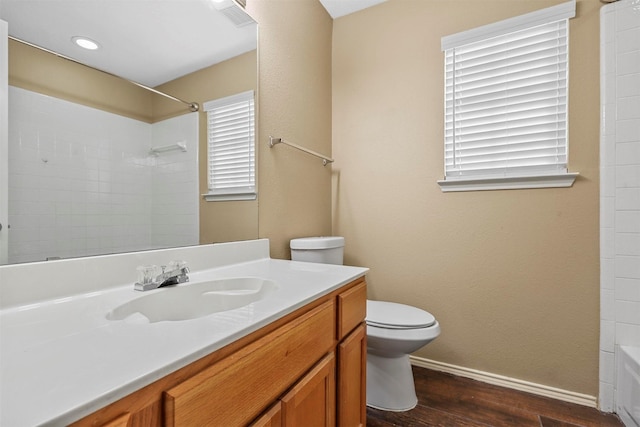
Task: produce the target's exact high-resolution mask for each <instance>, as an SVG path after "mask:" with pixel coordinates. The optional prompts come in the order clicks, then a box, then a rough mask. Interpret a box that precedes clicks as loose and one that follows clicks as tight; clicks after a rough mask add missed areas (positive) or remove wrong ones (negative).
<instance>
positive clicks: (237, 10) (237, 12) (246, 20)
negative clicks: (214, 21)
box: [213, 0, 255, 27]
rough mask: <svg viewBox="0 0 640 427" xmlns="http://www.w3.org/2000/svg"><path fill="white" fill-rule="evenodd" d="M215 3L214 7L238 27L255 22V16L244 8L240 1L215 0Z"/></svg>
mask: <svg viewBox="0 0 640 427" xmlns="http://www.w3.org/2000/svg"><path fill="white" fill-rule="evenodd" d="M213 4H214V7H215V8H216V9H218V10H219V11H220V12H222V14H223V15H224V16H226V17H227V18H228V19H229V20H230V21H231V22H233V25H235V26H236V27H244V26H245V25H249V24H255V21H254V20H253V18H251V17H250V16H249V15H248V14H247V13H246V12H245V11H244V9H242V7H241V6H240V4H239V3H236V2H235V1H233V0H223V1H221V2H214V3H213Z"/></svg>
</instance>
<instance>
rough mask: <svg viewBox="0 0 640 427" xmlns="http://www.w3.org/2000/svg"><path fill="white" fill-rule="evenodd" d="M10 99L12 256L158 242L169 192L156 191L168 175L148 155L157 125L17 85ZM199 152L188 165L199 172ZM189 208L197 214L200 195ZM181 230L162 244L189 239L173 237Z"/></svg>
mask: <svg viewBox="0 0 640 427" xmlns="http://www.w3.org/2000/svg"><path fill="white" fill-rule="evenodd" d="M9 104H10V108H9V111H10V112H9V162H10V171H9V224H10V225H11V229H10V235H9V262H10V263H15V262H27V261H38V260H45V259H47V258H48V257H61V258H68V257H75V256H83V255H96V254H103V253H113V252H125V251H134V250H141V249H148V248H152V247H154V241H153V238H152V233H153V223H154V216H153V215H154V213H155V212H156V211H154V209H153V208H154V206H153V203H154V200H155V203H158V200H159V199H162V198H163V197H164V196H165V195H164V194H163V193H162V192H161V193H159V194H158V197H155V196H154V193H153V190H154V188H157V186H154V179H156V176H158V175H167V173H166V172H165V173H164V174H163V173H159V172H158V171H157V170H158V167H157V166H156V165H157V164H159V163H162V160H160V159H159V158H155V157H153V156H150V155H149V148H150V147H151V146H152V144H154V142H153V136H154V130H153V126H152V125H150V124H148V123H144V122H139V121H136V120H132V119H129V118H125V117H121V116H118V115H115V114H110V113H106V112H104V111H101V110H97V109H93V108H89V107H85V106H82V105H78V104H74V103H71V102H67V101H63V100H60V99H56V98H53V97H49V96H44V95H41V94H38V93H35V92H31V91H27V90H24V89H20V88H16V87H10V88H9ZM172 120H173V121H174V122H176V121H177V120H179V118H176V119H172ZM183 120H184V119H183ZM191 120H192V121H193V118H191ZM195 120H197V119H195ZM168 122H169V121H168ZM162 126H164V127H165V128H169V127H170V123H168V124H162ZM177 127H178V129H180V130H184V125H182V128H181V127H180V125H178V126H177ZM195 129H197V126H195ZM195 129H194V130H193V131H192V132H196V131H195ZM156 135H157V132H156ZM188 137H189V138H193V135H190V136H188ZM196 137H197V135H196ZM183 139H184V138H183ZM195 141H197V138H196V139H191V141H190V145H191V146H192V147H197V143H196V142H195ZM192 151H193V153H191V156H188V158H189V161H190V162H191V163H190V164H191V167H187V166H185V165H182V169H189V170H192V171H197V160H194V159H196V158H197V157H195V156H197V154H196V150H195V149H194V150H192ZM183 154H186V153H183ZM183 158H185V159H186V158H187V157H183ZM164 179H165V180H167V179H169V178H167V177H165V178H164ZM180 182H181V184H182V185H183V192H184V193H189V194H193V193H194V191H197V177H196V178H191V179H190V180H185V179H180ZM184 208H185V209H184V212H188V213H189V214H191V215H193V214H194V213H195V214H197V199H191V200H190V203H189V204H185V205H184ZM159 214H160V213H159ZM183 222H184V221H183V220H182V219H181V218H176V223H177V224H182V223H183ZM195 224H196V226H197V221H196V222H195ZM165 228H166V229H171V230H176V229H175V228H174V227H171V226H169V225H167V226H166V227H165ZM180 231H182V230H180ZM190 231H191V232H190V233H189V234H188V239H190V242H189V244H196V243H197V241H198V237H197V231H196V233H195V235H194V233H193V231H192V230H190ZM176 236H177V233H174V234H173V235H172V236H169V237H168V238H166V239H165V241H164V242H163V243H164V244H163V246H165V247H166V246H175V245H177V244H178V243H179V244H185V241H186V240H187V239H185V238H184V235H183V234H182V233H181V234H180V235H179V238H177V240H178V242H175V244H173V243H174V241H175V240H176ZM170 237H173V238H174V241H171V239H170Z"/></svg>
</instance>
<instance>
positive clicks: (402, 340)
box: [366, 300, 440, 411]
mask: <svg viewBox="0 0 640 427" xmlns="http://www.w3.org/2000/svg"><path fill="white" fill-rule="evenodd" d="M366 324H367V405H368V406H371V407H372V408H376V409H382V410H384V411H408V410H410V409H413V408H415V406H416V405H417V404H418V398H417V396H416V391H415V384H414V382H413V371H412V370H411V362H410V361H409V354H410V353H413V352H414V351H416V350H419V349H420V348H422V347H424V346H425V345H427V344H429V343H430V342H431V341H433V340H434V339H436V338H437V337H438V335H440V324H439V323H438V321H437V320H436V319H435V318H434V317H433V316H432V315H431V314H430V313H429V312H426V311H424V310H420V309H419V308H416V307H412V306H409V305H404V304H397V303H393V302H386V301H371V300H368V301H367V317H366Z"/></svg>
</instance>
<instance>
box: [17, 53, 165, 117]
mask: <svg viewBox="0 0 640 427" xmlns="http://www.w3.org/2000/svg"><path fill="white" fill-rule="evenodd" d="M9 84H10V85H12V86H16V87H20V88H23V89H28V90H31V91H34V92H39V93H43V94H45V95H51V96H55V97H58V98H61V99H66V100H68V101H71V102H76V103H78V104H82V105H86V106H89V107H92V108H99V109H102V110H105V111H108V112H111V113H115V114H120V115H122V116H126V117H130V118H133V119H136V120H141V121H145V122H148V123H150V122H151V121H152V103H153V97H154V95H153V94H151V92H148V91H146V90H144V89H142V88H139V87H136V86H134V85H132V84H131V83H128V82H126V81H124V80H122V79H119V78H117V77H113V76H110V75H108V74H104V73H100V72H97V71H93V70H91V69H90V68H87V67H85V66H83V65H79V64H76V63H73V62H71V61H68V60H66V59H62V58H58V57H57V56H55V55H53V54H50V53H46V52H43V51H40V50H38V49H36V48H33V47H29V46H26V45H24V44H22V43H19V42H16V41H13V40H9Z"/></svg>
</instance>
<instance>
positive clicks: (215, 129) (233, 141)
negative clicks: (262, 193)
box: [204, 91, 256, 201]
mask: <svg viewBox="0 0 640 427" xmlns="http://www.w3.org/2000/svg"><path fill="white" fill-rule="evenodd" d="M204 109H205V111H206V112H207V134H208V176H209V193H208V194H205V199H206V200H210V201H212V200H252V199H255V198H256V162H255V107H254V93H253V91H248V92H243V93H240V94H237V95H232V96H229V97H226V98H221V99H217V100H214V101H209V102H206V103H205V104H204Z"/></svg>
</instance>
